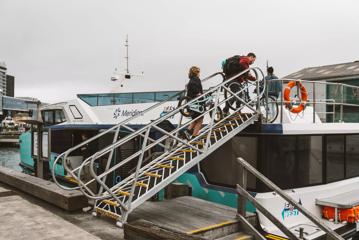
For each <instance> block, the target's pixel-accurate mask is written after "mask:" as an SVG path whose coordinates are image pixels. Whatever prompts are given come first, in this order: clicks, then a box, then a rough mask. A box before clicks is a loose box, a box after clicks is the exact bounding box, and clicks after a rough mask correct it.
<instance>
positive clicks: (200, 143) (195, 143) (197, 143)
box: [191, 141, 204, 145]
mask: <svg viewBox="0 0 359 240" xmlns="http://www.w3.org/2000/svg"><path fill="white" fill-rule="evenodd" d="M191 144H193V145H204V142H203V141H195V142H191Z"/></svg>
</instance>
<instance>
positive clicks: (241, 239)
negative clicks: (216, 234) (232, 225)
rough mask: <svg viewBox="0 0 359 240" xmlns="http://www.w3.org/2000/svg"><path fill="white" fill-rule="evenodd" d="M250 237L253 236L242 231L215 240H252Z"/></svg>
mask: <svg viewBox="0 0 359 240" xmlns="http://www.w3.org/2000/svg"><path fill="white" fill-rule="evenodd" d="M252 239H254V238H253V236H251V235H248V234H245V233H242V232H238V233H233V234H231V235H228V236H224V237H221V238H217V239H216V240H252Z"/></svg>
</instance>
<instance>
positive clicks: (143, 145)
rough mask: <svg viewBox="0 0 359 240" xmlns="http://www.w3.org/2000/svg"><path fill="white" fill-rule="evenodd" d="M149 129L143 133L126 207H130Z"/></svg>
mask: <svg viewBox="0 0 359 240" xmlns="http://www.w3.org/2000/svg"><path fill="white" fill-rule="evenodd" d="M150 131H151V128H150V127H148V128H147V131H146V134H145V137H144V139H143V143H142V150H141V155H140V157H139V158H138V162H137V167H136V172H135V176H134V178H133V183H132V186H131V192H130V197H129V199H128V204H127V207H128V209H131V202H132V199H133V195H134V194H135V187H136V182H137V179H138V175H139V171H140V169H141V165H142V160H143V157H144V155H145V148H146V146H147V140H148V136H149V135H150Z"/></svg>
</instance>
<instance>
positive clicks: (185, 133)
mask: <svg viewBox="0 0 359 240" xmlns="http://www.w3.org/2000/svg"><path fill="white" fill-rule="evenodd" d="M183 134H184V135H185V137H186V139H187V140H190V139H191V136H192V134H191V133H190V132H189V131H188V129H186V130H184V131H183Z"/></svg>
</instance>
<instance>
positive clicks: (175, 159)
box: [169, 157, 185, 161]
mask: <svg viewBox="0 0 359 240" xmlns="http://www.w3.org/2000/svg"><path fill="white" fill-rule="evenodd" d="M169 159H170V160H173V161H184V160H185V159H184V158H181V157H170V158H169Z"/></svg>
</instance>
